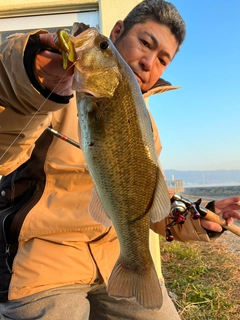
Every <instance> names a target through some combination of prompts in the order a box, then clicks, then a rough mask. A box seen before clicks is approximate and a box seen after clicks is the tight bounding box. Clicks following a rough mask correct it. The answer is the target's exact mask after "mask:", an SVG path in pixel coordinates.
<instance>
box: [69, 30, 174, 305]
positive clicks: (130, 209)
mask: <svg viewBox="0 0 240 320" xmlns="http://www.w3.org/2000/svg"><path fill="white" fill-rule="evenodd" d="M71 42H72V44H73V47H74V48H75V55H76V57H77V62H76V64H75V76H74V77H75V89H76V91H77V105H78V117H79V123H80V141H81V148H82V151H83V153H84V156H85V160H86V163H87V166H88V169H89V172H90V175H91V177H92V179H93V182H94V186H95V187H94V190H93V194H92V198H91V202H90V205H89V213H90V214H91V216H92V217H93V219H95V220H96V221H98V222H99V223H102V224H103V225H106V226H110V225H111V224H113V225H114V227H115V230H116V233H117V236H118V239H119V242H120V256H119V258H118V260H117V262H116V264H115V266H114V268H113V270H112V273H111V275H110V278H109V280H108V285H107V290H108V294H109V295H111V296H113V297H115V298H119V299H121V298H134V299H136V301H137V302H138V303H139V304H140V305H141V306H142V307H144V308H149V309H160V308H161V305H162V293H161V287H160V285H159V280H158V277H157V273H156V270H155V267H154V263H153V260H152V257H151V254H150V251H149V226H150V220H152V221H153V222H156V221H161V220H162V219H163V218H164V217H166V216H167V215H168V214H169V211H170V199H169V194H168V190H167V187H166V184H165V182H164V178H163V175H162V173H161V170H160V168H159V166H158V159H157V155H156V151H155V147H154V137H153V130H152V126H151V120H150V116H149V112H148V110H147V108H146V105H145V102H144V99H143V97H142V93H141V91H140V88H139V85H138V83H137V80H136V79H135V76H134V74H133V72H132V70H131V69H130V67H129V66H128V65H127V64H126V62H125V61H124V60H123V58H122V57H121V55H120V54H119V53H118V51H117V50H116V49H115V47H114V45H113V44H112V43H111V41H110V40H109V39H108V38H107V37H105V36H103V35H101V34H100V33H99V32H98V31H97V29H94V28H90V29H88V30H86V31H84V32H83V33H81V34H80V35H78V36H77V37H75V38H71Z"/></svg>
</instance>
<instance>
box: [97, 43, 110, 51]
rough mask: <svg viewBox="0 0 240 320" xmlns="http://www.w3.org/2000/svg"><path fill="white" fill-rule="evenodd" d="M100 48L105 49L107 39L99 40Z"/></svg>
mask: <svg viewBox="0 0 240 320" xmlns="http://www.w3.org/2000/svg"><path fill="white" fill-rule="evenodd" d="M99 46H100V49H102V50H106V49H107V48H108V42H107V41H102V42H100V45H99Z"/></svg>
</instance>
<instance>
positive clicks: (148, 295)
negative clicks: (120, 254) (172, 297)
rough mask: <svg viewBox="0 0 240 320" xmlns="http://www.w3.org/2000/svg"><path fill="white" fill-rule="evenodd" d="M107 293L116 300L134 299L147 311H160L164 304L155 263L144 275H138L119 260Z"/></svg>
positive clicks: (110, 279)
mask: <svg viewBox="0 0 240 320" xmlns="http://www.w3.org/2000/svg"><path fill="white" fill-rule="evenodd" d="M107 291H108V294H109V295H110V296H112V297H114V298H116V299H130V298H134V299H135V300H136V301H137V303H138V304H140V305H141V306H142V307H143V308H146V309H152V310H154V309H158V310H159V309H160V308H161V306H162V302H163V298H162V290H161V287H160V284H159V280H158V276H157V273H156V270H155V268H154V264H153V263H152V264H151V265H150V266H149V268H148V269H147V270H146V269H145V270H144V271H143V272H142V273H136V272H134V270H131V269H129V268H126V267H125V266H124V265H123V264H122V263H121V259H118V261H117V262H116V264H115V266H114V268H113V271H112V273H111V276H110V278H109V281H108V287H107Z"/></svg>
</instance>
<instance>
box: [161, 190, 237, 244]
mask: <svg viewBox="0 0 240 320" xmlns="http://www.w3.org/2000/svg"><path fill="white" fill-rule="evenodd" d="M201 201H202V199H198V200H197V201H195V202H192V201H191V200H189V199H187V198H185V197H183V196H181V195H179V194H177V193H174V194H173V196H172V198H171V210H170V214H169V218H170V219H171V220H172V221H171V222H170V223H169V224H167V226H166V227H165V231H166V240H167V241H172V240H173V235H172V233H171V230H170V227H172V226H174V225H176V224H183V223H184V222H185V221H186V220H187V216H188V215H189V214H190V215H191V218H192V219H193V220H197V219H199V218H203V219H205V220H208V221H211V222H216V223H218V224H219V225H220V226H221V227H222V228H224V229H227V230H229V231H231V232H232V233H234V234H236V235H237V236H239V237H240V228H239V227H238V226H236V225H228V224H227V222H226V220H225V219H223V218H222V217H220V216H219V215H217V214H216V213H214V212H212V211H211V210H208V209H207V208H205V207H203V206H201V205H200V204H201ZM235 204H238V205H240V203H239V202H236V203H235Z"/></svg>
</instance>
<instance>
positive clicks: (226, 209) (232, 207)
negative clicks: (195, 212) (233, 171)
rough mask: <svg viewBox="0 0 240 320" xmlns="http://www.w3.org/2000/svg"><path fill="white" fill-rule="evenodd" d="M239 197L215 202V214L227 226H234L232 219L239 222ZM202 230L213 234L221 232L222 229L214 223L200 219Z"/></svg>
mask: <svg viewBox="0 0 240 320" xmlns="http://www.w3.org/2000/svg"><path fill="white" fill-rule="evenodd" d="M238 203H240V197H232V198H226V199H223V200H219V201H215V204H214V205H215V213H216V214H218V215H219V216H221V217H222V218H223V219H225V220H226V221H227V224H228V225H233V224H234V220H233V219H234V218H235V219H238V220H240V212H239V210H240V205H239V204H238ZM201 225H202V227H203V228H205V229H207V230H211V231H215V232H221V231H222V227H221V226H220V225H219V224H217V223H215V222H210V221H207V220H204V219H201Z"/></svg>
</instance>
